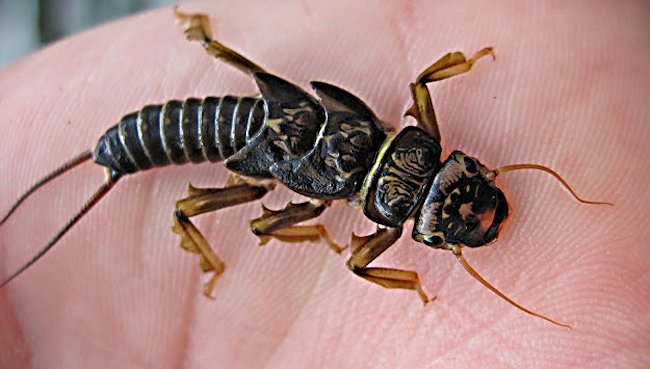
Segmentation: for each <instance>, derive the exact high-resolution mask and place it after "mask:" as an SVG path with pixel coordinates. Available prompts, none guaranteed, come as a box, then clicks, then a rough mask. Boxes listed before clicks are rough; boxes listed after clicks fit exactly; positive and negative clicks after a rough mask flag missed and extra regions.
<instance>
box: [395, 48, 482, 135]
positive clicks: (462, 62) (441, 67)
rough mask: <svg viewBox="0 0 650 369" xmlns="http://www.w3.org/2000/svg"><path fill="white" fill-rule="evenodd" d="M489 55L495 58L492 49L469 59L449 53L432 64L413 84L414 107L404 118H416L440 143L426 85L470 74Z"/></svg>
mask: <svg viewBox="0 0 650 369" xmlns="http://www.w3.org/2000/svg"><path fill="white" fill-rule="evenodd" d="M487 55H492V58H494V53H493V51H492V48H491V47H486V48H483V49H481V50H480V51H478V52H477V53H475V54H474V55H472V57H471V58H469V59H467V58H465V55H463V53H461V52H454V53H448V54H446V55H445V56H443V57H442V58H440V59H438V60H437V61H436V62H435V63H433V64H431V66H429V67H428V68H427V69H425V70H424V71H423V72H422V73H420V75H419V76H418V77H417V78H416V80H415V83H411V85H410V87H411V95H412V97H413V105H411V107H409V108H408V110H407V111H406V113H404V116H407V115H410V116H412V117H413V118H415V119H416V120H417V121H418V126H419V127H421V128H422V129H424V130H426V131H427V132H429V133H430V134H431V135H433V136H434V137H435V138H436V139H437V140H438V141H440V130H439V128H438V122H437V120H436V113H435V110H434V108H433V103H432V102H431V94H430V93H429V89H428V88H427V85H426V84H427V83H429V82H434V81H440V80H443V79H447V78H450V77H453V76H457V75H459V74H463V73H465V72H468V71H469V70H470V69H471V68H472V66H473V65H474V63H476V61H477V60H478V59H480V58H482V57H484V56H487Z"/></svg>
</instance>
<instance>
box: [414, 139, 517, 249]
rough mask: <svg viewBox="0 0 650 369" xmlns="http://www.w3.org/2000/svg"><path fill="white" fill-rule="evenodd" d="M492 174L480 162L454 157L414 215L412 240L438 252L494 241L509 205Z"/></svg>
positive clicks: (454, 155) (463, 156)
mask: <svg viewBox="0 0 650 369" xmlns="http://www.w3.org/2000/svg"><path fill="white" fill-rule="evenodd" d="M489 172H490V171H489V170H488V169H487V168H486V167H485V166H483V164H481V162H479V161H478V160H477V159H474V158H472V157H469V156H467V155H465V154H463V153H462V152H460V151H454V152H453V153H451V155H449V158H447V160H445V162H444V163H443V164H442V168H441V169H440V171H439V172H438V174H436V176H435V178H434V179H433V183H432V185H431V187H430V188H429V192H428V193H427V194H426V198H425V199H424V202H423V203H422V206H421V207H420V209H419V210H418V212H417V213H416V215H415V226H414V227H413V239H414V240H416V241H418V242H423V243H424V244H426V245H429V246H432V247H435V248H446V245H447V244H463V245H466V246H469V247H479V246H483V245H485V244H487V243H490V242H492V241H494V240H495V239H496V237H497V235H498V233H499V228H500V226H501V223H502V222H503V221H504V220H505V219H506V217H507V216H508V203H507V202H506V198H505V196H504V195H503V192H501V190H499V189H498V188H497V187H496V186H495V184H494V180H493V178H494V177H493V176H489V175H488V173H489Z"/></svg>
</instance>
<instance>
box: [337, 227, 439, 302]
mask: <svg viewBox="0 0 650 369" xmlns="http://www.w3.org/2000/svg"><path fill="white" fill-rule="evenodd" d="M401 235H402V228H377V232H375V233H374V234H372V235H369V236H364V237H359V236H357V235H355V234H352V243H351V246H350V248H351V249H352V256H351V257H350V259H348V261H347V263H346V265H347V266H348V268H349V269H350V270H351V271H352V272H353V273H354V274H356V275H358V276H360V277H362V278H364V279H366V280H368V281H370V282H372V283H376V284H378V285H380V286H382V287H385V288H400V289H406V290H414V291H417V293H418V294H419V296H420V298H421V299H422V301H423V302H424V303H425V304H426V303H428V302H429V301H431V300H432V299H430V298H429V296H427V294H426V293H425V292H424V290H423V289H422V285H421V284H420V278H419V277H418V274H417V273H416V272H414V271H410V270H402V269H393V268H367V265H368V264H370V263H371V262H372V261H373V260H375V259H376V258H377V257H378V256H379V255H381V254H382V253H383V252H384V251H386V250H387V249H388V248H389V247H390V246H391V245H393V244H394V243H395V241H397V240H398V239H399V238H400V236H401Z"/></svg>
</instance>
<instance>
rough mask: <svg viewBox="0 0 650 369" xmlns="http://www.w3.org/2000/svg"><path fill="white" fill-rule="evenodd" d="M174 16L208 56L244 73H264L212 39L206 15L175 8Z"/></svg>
mask: <svg viewBox="0 0 650 369" xmlns="http://www.w3.org/2000/svg"><path fill="white" fill-rule="evenodd" d="M174 16H175V18H176V22H177V23H178V24H180V25H181V26H182V27H183V28H184V32H185V36H187V39H188V40H190V41H199V42H200V43H201V44H202V45H203V47H204V48H205V51H207V52H208V54H210V55H212V56H214V57H215V58H217V59H221V60H223V61H224V62H226V63H228V64H230V65H232V66H233V67H235V68H237V69H239V70H241V71H242V72H244V73H246V74H249V75H251V76H252V75H253V74H255V73H258V72H264V69H263V68H262V67H260V66H258V65H257V64H255V63H253V62H252V61H250V60H249V59H248V58H246V57H245V56H243V55H241V54H239V53H238V52H236V51H234V50H232V49H231V48H229V47H227V46H226V45H224V44H222V43H220V42H219V41H217V40H213V39H212V30H211V27H210V18H209V17H208V16H207V15H206V14H201V13H195V14H189V13H183V12H181V11H179V10H178V7H174Z"/></svg>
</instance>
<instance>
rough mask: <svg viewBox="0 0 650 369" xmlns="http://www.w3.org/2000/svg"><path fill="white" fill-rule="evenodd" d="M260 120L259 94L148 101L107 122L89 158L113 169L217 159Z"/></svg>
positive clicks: (234, 147) (245, 138)
mask: <svg viewBox="0 0 650 369" xmlns="http://www.w3.org/2000/svg"><path fill="white" fill-rule="evenodd" d="M263 123H264V102H263V101H262V100H261V99H260V98H253V97H233V96H224V97H206V98H205V99H203V100H200V99H196V98H189V99H187V100H185V101H178V100H171V101H169V102H167V103H165V104H164V105H147V106H145V107H144V108H142V109H141V110H139V111H137V112H134V113H131V114H128V115H126V116H124V117H123V118H122V119H121V120H120V122H119V123H118V124H117V125H115V126H113V127H111V128H109V129H108V130H107V131H106V133H105V134H104V135H103V136H102V137H101V138H100V139H99V142H98V143H97V146H96V147H95V151H94V154H93V159H94V160H95V162H96V163H98V164H100V165H103V166H105V167H108V168H110V169H112V170H114V171H116V172H118V173H135V172H138V171H141V170H146V169H150V168H154V167H162V166H166V165H169V164H184V163H187V162H192V163H200V162H204V161H206V160H207V161H211V162H219V161H222V160H225V159H227V158H228V157H229V156H231V155H232V154H234V153H235V152H237V151H238V150H239V149H241V148H242V147H244V146H245V145H246V143H247V142H248V141H249V140H250V139H251V138H252V137H253V136H254V135H255V134H256V133H257V132H258V131H259V130H260V128H261V127H262V125H263Z"/></svg>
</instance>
